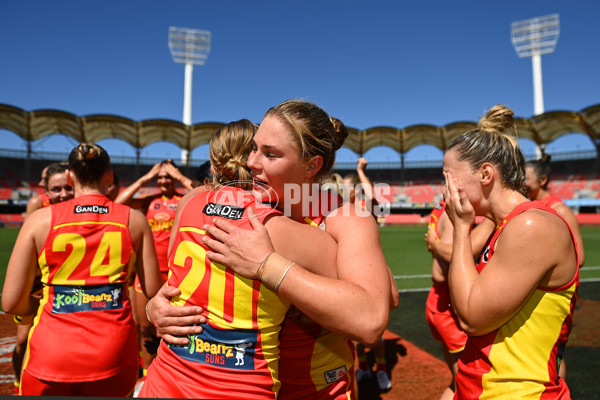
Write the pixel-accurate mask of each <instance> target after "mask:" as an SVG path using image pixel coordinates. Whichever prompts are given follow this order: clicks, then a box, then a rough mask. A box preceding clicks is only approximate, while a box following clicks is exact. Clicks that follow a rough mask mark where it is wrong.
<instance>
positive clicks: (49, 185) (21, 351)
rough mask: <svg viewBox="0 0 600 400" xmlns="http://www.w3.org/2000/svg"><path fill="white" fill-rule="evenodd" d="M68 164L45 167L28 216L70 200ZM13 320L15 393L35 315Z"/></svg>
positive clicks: (37, 286) (36, 286)
mask: <svg viewBox="0 0 600 400" xmlns="http://www.w3.org/2000/svg"><path fill="white" fill-rule="evenodd" d="M67 166H68V164H67V163H66V162H60V163H52V164H49V165H47V166H46V167H44V169H43V170H42V179H41V180H40V182H39V184H40V186H42V187H43V188H44V193H43V194H41V195H36V196H33V197H32V198H31V199H29V201H28V202H27V208H26V214H25V217H26V218H27V217H28V216H29V215H31V214H32V213H33V212H34V211H36V210H39V209H40V208H43V207H48V206H50V205H52V204H56V203H60V202H61V201H66V200H70V199H72V198H73V196H74V195H75V193H74V192H73V186H71V185H70V184H69V183H68V182H67V175H66V170H67ZM40 275H41V273H40V272H39V271H38V274H37V275H36V280H35V283H34V285H33V289H32V290H33V291H34V292H35V293H37V294H40V291H41V287H42V286H41V282H40V281H39V278H40ZM13 320H14V321H15V323H16V324H17V339H16V343H15V350H14V351H13V355H12V365H13V370H14V373H15V381H14V386H15V393H17V394H18V393H19V387H20V385H21V369H22V367H23V358H24V357H25V350H26V349H27V336H28V335H29V330H30V329H31V325H32V324H33V316H32V315H27V316H21V315H15V316H14V318H13Z"/></svg>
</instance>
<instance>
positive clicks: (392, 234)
mask: <svg viewBox="0 0 600 400" xmlns="http://www.w3.org/2000/svg"><path fill="white" fill-rule="evenodd" d="M426 230H427V226H425V225H420V226H386V227H383V228H381V244H382V246H383V250H384V252H385V256H386V259H387V262H388V265H389V266H390V268H391V269H392V272H393V273H394V276H396V277H399V278H397V279H396V284H397V286H398V288H399V289H400V290H401V292H402V293H401V294H400V305H399V306H398V307H397V308H396V309H394V310H392V313H391V318H390V324H389V328H390V330H392V331H393V332H395V333H397V334H399V335H400V336H401V337H403V338H404V339H406V340H408V341H410V342H412V343H413V344H415V345H417V346H418V347H420V348H421V349H423V350H425V351H427V352H429V353H431V354H433V355H434V356H436V357H438V358H439V359H441V360H443V355H442V352H441V350H440V346H439V344H438V343H436V342H435V341H434V340H433V338H432V337H431V334H430V332H429V329H428V327H427V323H426V322H425V300H426V298H427V291H428V290H429V287H430V286H431V278H430V277H429V275H430V274H431V262H432V259H431V255H430V254H429V252H428V251H427V247H426V245H425V241H424V234H425V232H426ZM581 233H582V235H583V241H584V244H585V250H586V262H585V266H584V267H583V268H582V269H581V279H582V283H581V286H580V290H579V298H584V299H592V300H596V301H600V246H598V244H599V243H600V227H582V229H581ZM17 234H18V228H0V280H1V281H0V284H1V285H2V286H0V287H4V275H5V274H6V266H7V264H8V259H9V257H10V253H11V251H12V247H13V244H14V242H15V240H16V237H17ZM415 275H416V276H420V275H425V277H419V278H414V277H412V278H411V277H410V276H415ZM420 289H421V290H420ZM583 318H597V316H585V315H581V314H577V313H575V323H574V329H577V321H578V320H582V319H583ZM566 354H567V359H568V360H569V361H568V366H569V367H568V368H569V369H568V376H567V383H568V385H569V388H570V390H571V395H572V397H573V398H576V399H595V398H597V394H598V393H599V392H600V381H599V380H598V379H596V377H597V376H598V374H600V367H599V366H598V362H597V360H598V359H600V348H595V347H578V346H573V345H571V346H567V353H566Z"/></svg>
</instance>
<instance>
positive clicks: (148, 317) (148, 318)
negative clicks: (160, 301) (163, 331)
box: [146, 297, 154, 325]
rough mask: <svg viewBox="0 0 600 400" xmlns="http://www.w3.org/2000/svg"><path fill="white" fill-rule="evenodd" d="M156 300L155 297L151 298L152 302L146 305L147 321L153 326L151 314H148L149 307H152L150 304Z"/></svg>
mask: <svg viewBox="0 0 600 400" xmlns="http://www.w3.org/2000/svg"><path fill="white" fill-rule="evenodd" d="M152 300H154V297H153V298H151V299H150V300H148V302H147V303H146V319H147V320H148V322H150V323H151V324H152V325H154V322H152V320H151V319H150V314H148V306H149V305H150V302H151V301H152Z"/></svg>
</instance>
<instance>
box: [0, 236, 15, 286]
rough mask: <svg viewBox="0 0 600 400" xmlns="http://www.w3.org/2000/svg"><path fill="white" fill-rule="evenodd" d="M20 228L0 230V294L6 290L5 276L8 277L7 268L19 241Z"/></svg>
mask: <svg viewBox="0 0 600 400" xmlns="http://www.w3.org/2000/svg"><path fill="white" fill-rule="evenodd" d="M18 233H19V228H0V285H1V286H0V293H1V292H2V288H4V276H5V275H6V267H7V266H8V260H9V259H10V253H12V248H13V245H14V244H15V241H16V240H17V235H18Z"/></svg>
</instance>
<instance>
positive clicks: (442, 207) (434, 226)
mask: <svg viewBox="0 0 600 400" xmlns="http://www.w3.org/2000/svg"><path fill="white" fill-rule="evenodd" d="M444 211H446V202H445V201H444V199H442V200H440V202H439V203H438V204H437V205H436V206H435V208H434V209H433V210H431V214H430V215H429V229H431V230H432V231H434V232H435V234H436V235H437V237H438V240H440V232H439V231H438V222H440V218H441V216H442V214H443V213H444Z"/></svg>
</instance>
